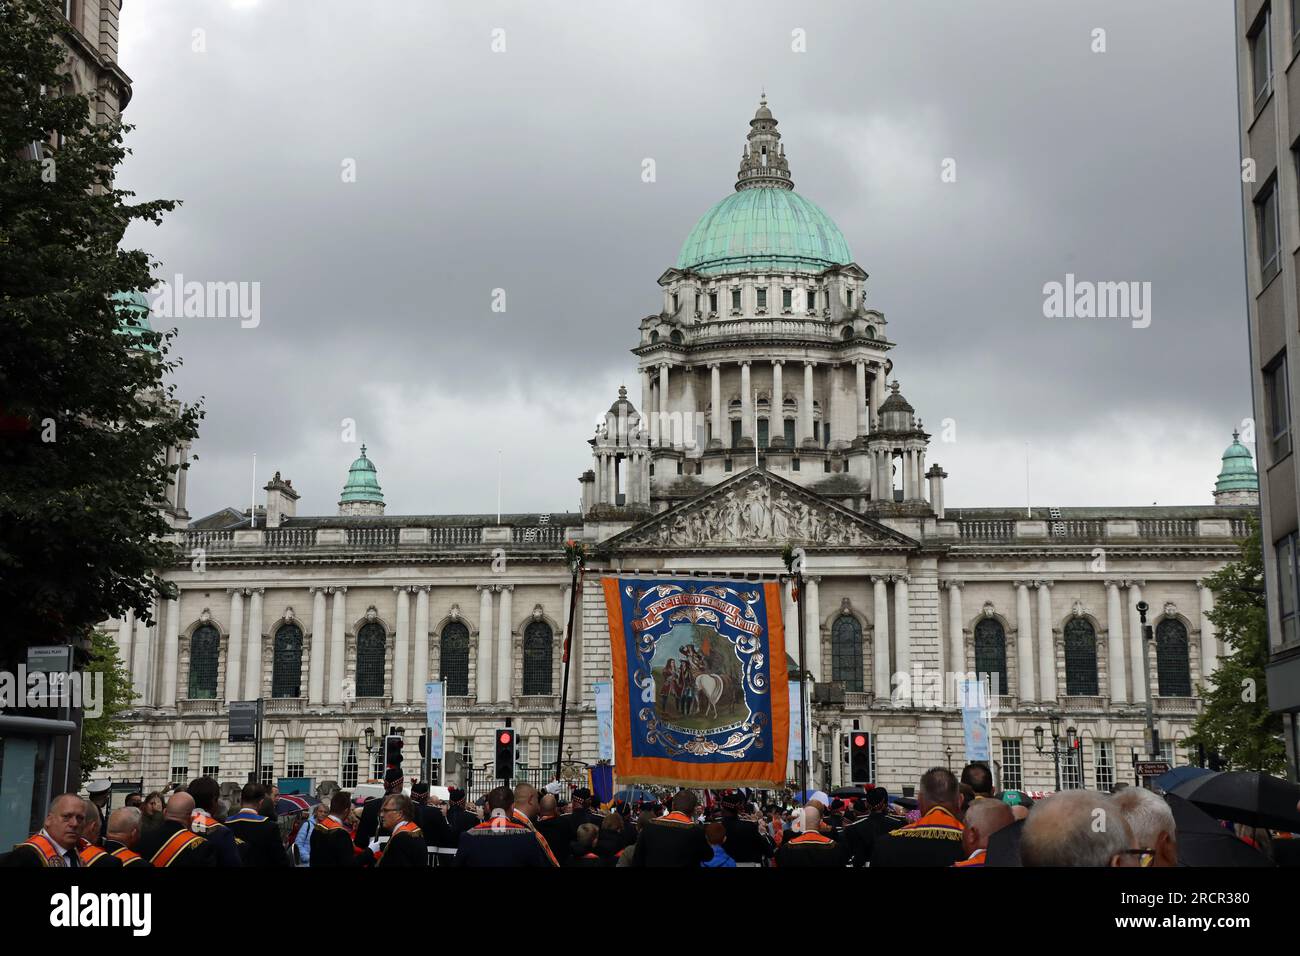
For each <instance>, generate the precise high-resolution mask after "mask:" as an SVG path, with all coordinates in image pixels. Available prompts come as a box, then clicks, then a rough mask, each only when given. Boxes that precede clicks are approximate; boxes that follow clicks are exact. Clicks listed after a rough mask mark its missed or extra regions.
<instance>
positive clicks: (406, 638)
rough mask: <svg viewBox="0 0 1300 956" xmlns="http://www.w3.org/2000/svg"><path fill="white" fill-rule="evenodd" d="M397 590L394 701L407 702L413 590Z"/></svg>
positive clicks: (395, 702)
mask: <svg viewBox="0 0 1300 956" xmlns="http://www.w3.org/2000/svg"><path fill="white" fill-rule="evenodd" d="M393 590H394V591H395V592H397V634H396V635H394V638H393V703H394V704H405V703H406V702H407V701H408V700H410V697H411V673H410V670H409V667H408V663H409V661H410V659H411V592H410V589H409V588H405V587H400V588H393Z"/></svg>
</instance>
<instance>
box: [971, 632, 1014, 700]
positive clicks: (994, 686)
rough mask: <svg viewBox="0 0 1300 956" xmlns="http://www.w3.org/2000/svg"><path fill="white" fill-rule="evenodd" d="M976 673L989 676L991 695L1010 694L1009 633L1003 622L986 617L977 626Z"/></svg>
mask: <svg viewBox="0 0 1300 956" xmlns="http://www.w3.org/2000/svg"><path fill="white" fill-rule="evenodd" d="M975 673H976V675H977V676H978V677H979V679H981V680H983V679H984V675H985V674H988V675H989V694H990V695H993V694H1009V693H1011V691H1010V690H1009V689H1008V687H1007V633H1006V631H1004V630H1003V629H1002V622H1001V621H999V620H997V619H996V618H992V617H986V618H984V619H982V620H981V621H980V622H979V623H978V624H976V625H975Z"/></svg>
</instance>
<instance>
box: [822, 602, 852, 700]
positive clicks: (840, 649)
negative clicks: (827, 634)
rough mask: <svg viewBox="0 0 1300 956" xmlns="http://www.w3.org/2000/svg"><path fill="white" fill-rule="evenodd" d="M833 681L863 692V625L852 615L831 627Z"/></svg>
mask: <svg viewBox="0 0 1300 956" xmlns="http://www.w3.org/2000/svg"><path fill="white" fill-rule="evenodd" d="M814 676H815V675H814ZM831 680H838V681H843V682H844V689H845V690H846V691H852V692H854V693H861V692H862V625H860V624H859V623H858V622H857V619H856V618H854V617H853V615H851V614H842V615H840V616H839V617H838V618H836V620H835V623H834V625H832V627H831Z"/></svg>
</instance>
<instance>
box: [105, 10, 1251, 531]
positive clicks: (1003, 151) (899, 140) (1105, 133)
mask: <svg viewBox="0 0 1300 956" xmlns="http://www.w3.org/2000/svg"><path fill="white" fill-rule="evenodd" d="M498 28H499V29H503V30H504V31H505V34H504V36H505V45H506V49H505V52H493V50H492V39H493V36H492V31H493V30H494V29H498ZM1097 28H1101V29H1104V30H1105V31H1106V46H1107V50H1106V52H1104V53H1094V52H1092V49H1091V47H1092V44H1093V38H1092V31H1093V30H1094V29H1097ZM196 30H202V31H203V33H202V41H203V45H204V47H205V49H204V51H203V52H196V51H195V49H194V46H195V34H194V31H196ZM794 30H803V31H805V36H806V52H795V51H793V50H792V48H791V47H792V31H794ZM120 61H121V63H122V65H123V68H124V69H125V70H126V71H127V72H128V73H129V74H130V75H131V77H132V78H133V80H134V82H135V95H134V98H133V100H132V102H131V104H130V106H129V107H128V109H127V111H126V113H125V119H126V120H127V121H129V122H131V123H133V124H135V125H136V126H137V129H136V130H135V132H133V133H132V134H131V136H130V138H129V140H128V142H129V145H131V146H132V147H133V148H134V150H135V153H134V155H133V156H132V157H131V158H130V159H129V160H128V162H127V164H126V168H125V170H124V173H123V177H122V181H123V184H124V185H125V186H126V187H128V188H132V189H135V190H137V191H138V192H139V193H140V194H141V196H144V197H167V198H176V199H181V200H183V201H184V206H183V207H182V208H181V209H180V210H178V211H177V212H176V213H174V214H172V215H171V216H169V217H168V218H167V220H166V222H165V224H164V225H163V226H161V227H158V228H155V227H134V228H133V230H132V232H130V233H129V234H128V240H129V242H131V243H132V244H134V245H140V246H143V247H144V248H147V249H148V250H150V252H151V253H153V254H154V255H155V256H156V257H157V258H158V259H159V260H160V261H161V263H162V266H161V268H160V270H159V277H160V278H168V277H171V276H173V275H175V274H176V273H181V274H183V275H184V276H185V277H186V279H187V280H199V281H227V280H237V281H256V282H260V283H261V322H260V325H259V326H258V327H256V328H241V327H240V323H239V321H238V320H236V319H180V320H178V322H177V324H178V325H179V327H180V338H179V345H178V350H179V354H180V356H181V357H182V358H183V359H184V362H185V366H184V368H183V369H182V370H181V372H180V373H179V374H178V383H179V385H180V389H181V392H182V393H183V395H184V396H186V397H189V398H196V397H198V396H200V395H202V396H205V397H206V407H207V411H208V415H207V419H206V420H205V422H204V423H203V428H202V435H201V438H200V440H199V442H198V443H197V445H196V451H197V453H198V454H199V456H200V458H201V460H200V461H199V462H198V463H197V464H196V465H195V466H194V468H193V469H192V471H191V474H190V479H189V497H190V500H189V506H190V511H191V513H193V514H194V515H195V516H196V517H197V516H200V515H203V514H207V513H209V512H211V511H214V510H216V509H218V508H219V507H222V506H224V505H227V504H236V505H241V506H243V505H246V503H247V501H248V499H249V497H250V486H251V482H252V476H251V471H252V456H253V454H254V452H256V453H257V456H258V457H257V463H258V484H259V485H260V484H264V483H265V482H266V480H267V479H268V478H269V477H270V474H271V472H272V471H273V470H277V469H278V470H280V471H281V472H283V474H284V475H285V477H288V478H291V479H292V480H293V482H294V486H295V487H296V488H298V489H299V490H300V491H301V492H302V493H303V500H302V501H301V502H300V505H299V508H300V513H306V514H331V513H333V512H334V510H335V507H336V503H337V501H338V493H339V491H340V489H341V487H342V484H343V481H344V479H345V477H346V471H347V466H348V464H349V463H350V462H351V460H352V459H353V458H354V457H355V455H356V451H357V446H356V445H355V444H346V443H344V442H343V441H341V437H340V436H341V427H340V422H341V421H342V420H343V419H345V418H352V419H355V420H356V422H357V434H358V439H359V442H360V441H364V442H366V443H367V444H368V445H369V449H370V455H371V457H372V458H373V459H374V460H375V462H376V464H377V466H378V468H379V475H380V480H381V482H382V484H383V487H384V491H385V494H386V497H387V500H388V512H389V513H390V514H400V513H427V512H434V513H454V512H482V511H491V510H493V509H494V508H495V507H496V482H495V475H496V464H497V450H498V449H501V450H502V454H501V460H502V463H503V472H504V478H503V494H504V505H505V509H506V510H507V511H526V510H539V511H560V510H565V509H575V508H576V507H577V503H578V491H579V489H578V484H577V481H576V479H577V476H578V475H579V474H580V472H582V471H583V470H585V469H586V468H588V467H589V464H590V456H589V449H588V447H587V445H586V440H587V439H588V438H589V437H591V433H592V429H593V426H594V424H595V422H596V420H597V418H598V416H599V415H600V414H601V413H602V412H603V410H604V409H605V408H607V407H608V405H609V403H610V401H611V400H612V399H613V397H614V395H615V392H616V390H617V388H618V385H619V384H620V383H624V382H625V383H627V384H628V386H629V389H630V392H631V395H632V398H633V400H634V401H638V400H639V398H640V389H639V387H637V383H636V381H635V359H634V357H633V356H631V355H630V354H629V353H628V351H627V350H628V348H629V347H630V346H632V345H634V344H635V343H636V341H637V324H638V322H639V321H640V319H641V318H642V317H643V316H644V315H646V314H648V313H650V312H653V311H657V310H658V308H659V304H660V295H659V289H658V286H657V285H656V284H655V280H656V278H657V277H658V276H659V274H660V273H661V272H662V271H663V270H664V269H665V268H666V267H668V266H670V265H672V264H673V263H674V261H675V260H676V256H677V253H678V250H679V248H680V245H681V242H682V240H683V239H684V238H685V237H686V235H687V233H688V232H689V231H690V229H691V227H692V225H693V224H694V222H695V220H696V219H697V218H698V217H699V216H700V215H701V214H702V213H703V212H704V211H705V210H706V209H708V207H709V206H711V205H712V204H713V203H714V202H716V201H717V200H719V199H721V198H722V197H723V196H725V195H726V194H727V193H728V192H730V190H731V189H732V184H733V183H734V179H735V172H736V166H737V164H738V160H739V157H740V151H741V147H742V145H743V144H744V136H745V133H746V132H747V129H748V126H747V123H748V120H749V118H750V117H751V116H752V115H753V111H754V109H755V107H756V105H757V98H758V92H759V89H760V87H762V86H764V85H765V86H766V88H767V92H768V97H769V100H770V105H771V108H772V110H773V112H774V113H775V115H776V117H777V119H778V120H779V121H780V124H781V125H780V129H781V132H782V134H783V142H784V144H785V147H786V153H787V156H788V158H789V160H790V165H791V170H792V172H793V176H794V180H795V188H796V189H797V190H798V191H799V192H800V193H801V194H803V195H805V196H807V197H808V198H809V199H812V200H813V201H814V202H816V203H818V204H819V205H820V206H821V207H822V208H823V209H825V210H826V211H827V212H828V213H829V214H830V215H831V216H832V218H834V219H835V221H836V222H837V223H838V224H839V226H840V228H841V229H842V230H843V232H844V234H845V237H846V238H847V240H848V243H849V246H850V249H851V250H852V252H853V255H854V258H855V259H856V261H857V262H858V263H859V264H860V265H862V267H863V268H865V269H866V270H867V272H868V273H870V275H871V279H870V280H869V283H868V295H867V302H868V304H869V305H870V306H872V307H874V308H878V309H880V310H882V311H883V312H884V313H885V315H886V317H887V319H888V321H889V336H890V338H891V339H892V340H894V341H895V342H897V344H898V346H897V349H896V350H895V351H894V352H893V353H892V354H893V358H894V363H895V375H896V377H897V379H898V381H899V382H900V383H901V385H902V387H903V392H904V394H905V395H906V396H907V397H908V399H909V400H910V401H911V402H912V404H913V405H915V406H916V408H917V411H918V414H920V415H921V416H922V418H923V419H924V420H925V423H926V426H927V428H928V430H930V431H931V432H932V433H934V435H935V440H934V443H933V444H932V447H931V453H930V456H929V458H930V460H931V461H937V462H939V463H940V464H942V465H943V466H944V468H945V469H946V470H947V471H948V472H949V474H950V478H949V480H948V483H947V492H946V494H947V499H948V502H949V504H950V505H951V506H972V507H973V506H986V505H987V506H992V505H1021V504H1023V503H1024V499H1025V443H1026V442H1029V443H1030V447H1031V449H1032V452H1031V477H1030V485H1031V495H1032V498H1033V503H1034V504H1035V505H1134V504H1150V503H1152V502H1153V501H1159V502H1160V503H1161V504H1190V503H1208V502H1209V501H1210V497H1209V494H1210V491H1211V488H1212V485H1213V481H1214V477H1215V474H1216V473H1217V470H1218V464H1219V461H1218V459H1219V455H1220V454H1221V452H1222V451H1223V448H1224V447H1225V446H1226V444H1227V443H1228V441H1229V440H1230V433H1231V431H1232V429H1233V427H1234V426H1235V425H1236V424H1237V423H1239V422H1241V420H1242V419H1243V418H1246V417H1248V416H1249V415H1250V414H1251V412H1250V391H1249V379H1248V375H1247V373H1248V357H1247V343H1246V325H1245V317H1244V308H1245V297H1244V296H1245V293H1244V286H1243V276H1242V258H1241V210H1240V185H1239V183H1240V180H1239V173H1238V170H1239V165H1238V164H1239V159H1238V146H1237V125H1236V124H1237V114H1236V101H1235V83H1236V77H1235V65H1234V39H1233V23H1232V9H1231V5H1230V4H1226V3H1223V2H1222V0H1143V2H1141V3H1132V2H1130V0H1119V2H1101V0H1095V2H1089V3H1084V4H1066V3H1045V2H1042V0H1024V2H1012V0H988V2H979V3H974V2H938V0H935V2H923V0H909V2H907V3H897V2H885V0H875V2H862V0H855V2H845V3H830V2H826V3H812V4H804V3H801V4H793V3H771V2H760V0H746V2H743V3H742V2H709V3H701V2H698V0H696V2H667V0H655V2H653V3H622V2H600V3H597V2H587V3H578V2H563V3H561V2H554V3H545V2H536V3H527V4H525V3H491V2H477V0H476V2H464V3H459V2H457V3H450V2H448V3H436V2H430V0H409V2H399V0H373V2H360V0H313V2H311V3H306V2H298V0H194V2H189V0H175V2H171V0H169V2H162V0H130V2H128V3H126V4H125V9H124V11H123V19H122V45H121V51H120ZM647 157H648V158H653V159H654V160H655V164H656V172H657V178H656V181H655V182H652V183H646V182H643V181H642V179H641V170H642V161H643V159H645V158H647ZM949 157H951V158H953V159H955V160H956V164H957V167H956V168H957V181H956V182H954V183H944V182H942V181H941V179H940V169H941V164H942V162H943V161H944V159H945V158H949ZM346 160H355V164H356V182H350V183H346V182H343V181H342V176H341V171H342V165H343V163H344V162H345V161H346ZM1066 273H1073V274H1075V275H1076V276H1077V277H1078V278H1079V279H1089V280H1095V281H1118V280H1138V281H1147V282H1150V283H1151V284H1152V322H1151V325H1150V327H1149V328H1146V329H1135V328H1133V327H1132V325H1131V323H1130V322H1128V321H1126V320H1123V319H1048V318H1045V317H1044V315H1043V292H1042V289H1043V285H1044V283H1046V282H1050V281H1062V280H1064V277H1065V275H1066ZM496 288H502V289H504V290H506V295H507V299H506V302H507V310H506V312H505V313H504V314H499V313H494V312H493V311H492V310H491V304H492V299H491V296H492V290H493V289H496ZM156 324H159V325H160V326H165V325H166V324H167V323H165V322H158V323H156ZM945 418H951V419H953V420H954V422H955V437H956V440H955V441H952V442H942V441H940V430H941V429H940V424H941V422H942V420H943V419H945ZM359 442H358V443H359ZM259 494H260V493H259Z"/></svg>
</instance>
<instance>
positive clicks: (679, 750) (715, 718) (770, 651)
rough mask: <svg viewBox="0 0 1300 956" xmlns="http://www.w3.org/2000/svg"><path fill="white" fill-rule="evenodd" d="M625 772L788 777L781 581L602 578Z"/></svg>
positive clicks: (660, 776)
mask: <svg viewBox="0 0 1300 956" xmlns="http://www.w3.org/2000/svg"><path fill="white" fill-rule="evenodd" d="M601 583H602V586H603V588H604V592H605V610H606V613H607V615H608V618H609V636H610V656H611V663H612V666H613V675H614V687H613V703H614V708H613V724H614V756H615V761H616V763H615V767H616V771H617V775H618V779H619V780H620V781H623V782H631V781H636V782H640V783H654V784H663V785H676V786H705V787H709V788H722V787H741V786H754V787H759V786H767V785H769V784H775V783H780V782H781V781H783V780H785V771H786V760H787V752H788V749H789V733H790V700H789V697H788V696H787V694H786V684H787V681H788V676H787V674H786V667H785V632H784V628H783V624H782V621H781V588H780V585H779V584H777V583H776V582H775V581H771V582H765V583H761V582H754V581H726V580H717V579H715V578H686V579H682V580H671V579H665V578H649V579H640V578H614V577H608V578H603V579H602V581H601Z"/></svg>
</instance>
